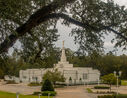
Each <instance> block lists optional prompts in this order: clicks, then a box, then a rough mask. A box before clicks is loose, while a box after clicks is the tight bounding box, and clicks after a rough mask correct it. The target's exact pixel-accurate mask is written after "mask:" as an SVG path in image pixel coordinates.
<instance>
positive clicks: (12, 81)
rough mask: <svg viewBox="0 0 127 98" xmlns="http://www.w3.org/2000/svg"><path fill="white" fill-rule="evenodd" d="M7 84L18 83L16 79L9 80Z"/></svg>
mask: <svg viewBox="0 0 127 98" xmlns="http://www.w3.org/2000/svg"><path fill="white" fill-rule="evenodd" d="M6 84H17V83H16V82H15V81H14V80H8V81H7V82H6Z"/></svg>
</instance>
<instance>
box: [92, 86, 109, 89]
mask: <svg viewBox="0 0 127 98" xmlns="http://www.w3.org/2000/svg"><path fill="white" fill-rule="evenodd" d="M94 89H110V87H108V86H94Z"/></svg>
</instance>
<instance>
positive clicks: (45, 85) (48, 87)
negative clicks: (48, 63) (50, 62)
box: [41, 79, 54, 91]
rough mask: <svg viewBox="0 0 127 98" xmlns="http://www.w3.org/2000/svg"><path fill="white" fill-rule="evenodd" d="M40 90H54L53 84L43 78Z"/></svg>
mask: <svg viewBox="0 0 127 98" xmlns="http://www.w3.org/2000/svg"><path fill="white" fill-rule="evenodd" d="M41 91H54V88H53V85H52V83H51V81H50V80H48V79H46V80H44V83H43V85H42V88H41Z"/></svg>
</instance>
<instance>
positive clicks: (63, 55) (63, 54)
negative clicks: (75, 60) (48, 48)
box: [60, 41, 67, 62]
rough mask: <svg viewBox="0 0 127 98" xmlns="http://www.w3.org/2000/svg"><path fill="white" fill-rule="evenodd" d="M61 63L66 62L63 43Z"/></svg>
mask: <svg viewBox="0 0 127 98" xmlns="http://www.w3.org/2000/svg"><path fill="white" fill-rule="evenodd" d="M60 61H61V62H67V61H66V55H65V49H64V41H63V47H62V54H61V60H60Z"/></svg>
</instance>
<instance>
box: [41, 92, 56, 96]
mask: <svg viewBox="0 0 127 98" xmlns="http://www.w3.org/2000/svg"><path fill="white" fill-rule="evenodd" d="M48 94H50V96H55V95H56V92H55V91H43V92H42V96H48Z"/></svg>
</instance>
